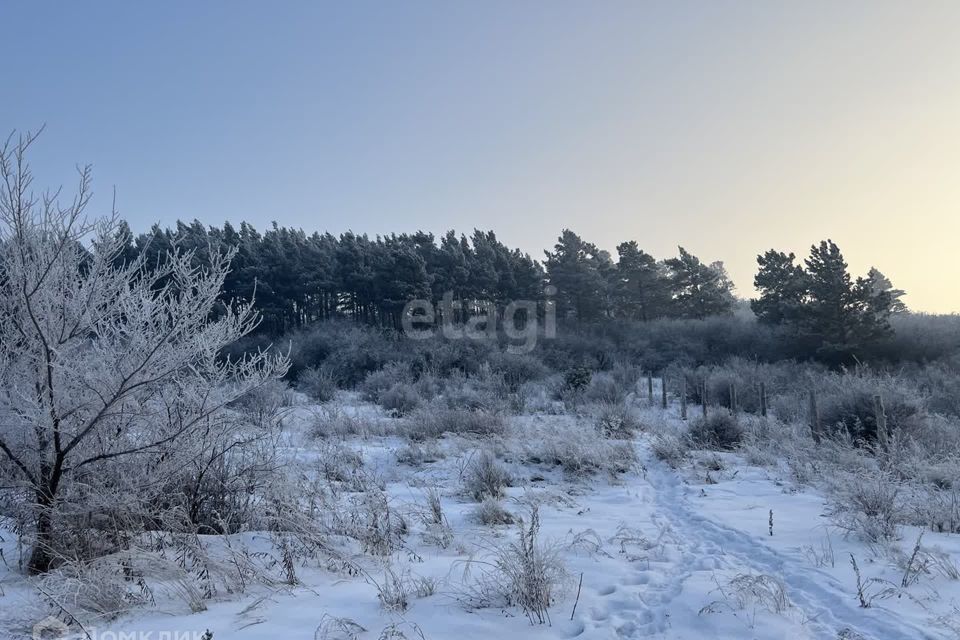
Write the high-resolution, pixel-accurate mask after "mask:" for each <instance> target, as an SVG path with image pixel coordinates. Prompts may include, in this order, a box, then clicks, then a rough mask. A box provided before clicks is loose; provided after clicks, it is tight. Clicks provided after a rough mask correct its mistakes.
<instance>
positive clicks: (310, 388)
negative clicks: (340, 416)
mask: <svg viewBox="0 0 960 640" xmlns="http://www.w3.org/2000/svg"><path fill="white" fill-rule="evenodd" d="M297 389H299V390H300V391H302V392H303V393H305V394H307V395H308V396H310V398H312V399H313V400H316V401H317V402H329V401H331V400H333V398H334V396H335V395H336V393H337V379H336V377H335V376H334V374H333V372H332V371H331V370H330V369H329V368H327V367H310V368H308V369H304V370H303V371H301V372H300V375H298V376H297Z"/></svg>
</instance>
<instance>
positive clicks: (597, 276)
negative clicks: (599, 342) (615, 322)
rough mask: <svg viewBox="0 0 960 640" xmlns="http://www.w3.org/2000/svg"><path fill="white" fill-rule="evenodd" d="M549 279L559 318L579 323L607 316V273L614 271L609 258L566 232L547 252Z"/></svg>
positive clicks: (575, 235)
mask: <svg viewBox="0 0 960 640" xmlns="http://www.w3.org/2000/svg"><path fill="white" fill-rule="evenodd" d="M545 254H546V258H547V261H546V268H547V278H548V279H549V281H550V284H552V285H553V286H555V287H556V288H557V298H556V300H557V315H558V317H572V318H575V319H576V320H577V321H578V322H586V321H590V320H596V319H598V318H601V317H603V316H604V315H605V314H606V311H607V307H608V296H607V293H608V285H607V279H606V278H605V274H606V273H608V272H609V271H610V270H611V269H612V264H611V261H610V256H609V254H607V253H606V252H601V251H600V250H598V249H597V247H596V246H594V245H593V244H591V243H589V242H585V241H584V240H583V239H582V238H581V237H580V236H578V235H577V234H576V233H574V232H573V231H570V230H569V229H564V230H563V233H562V234H561V235H560V237H559V238H558V240H557V244H556V245H555V246H554V250H553V251H552V252H549V251H547V252H545Z"/></svg>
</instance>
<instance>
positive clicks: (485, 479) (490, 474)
mask: <svg viewBox="0 0 960 640" xmlns="http://www.w3.org/2000/svg"><path fill="white" fill-rule="evenodd" d="M512 482H513V480H512V479H511V477H510V474H509V473H508V472H507V470H506V469H504V468H503V467H502V466H500V464H499V463H498V462H497V459H496V458H495V457H494V455H493V454H492V453H490V452H489V451H487V450H484V451H481V452H480V454H479V455H477V456H476V457H474V459H473V460H472V461H471V462H470V464H469V465H468V466H467V468H466V469H465V470H464V473H463V489H464V492H465V493H466V494H467V495H468V496H470V497H471V498H473V499H474V500H476V501H477V502H482V501H483V500H484V499H486V498H493V499H495V500H499V499H500V498H502V497H503V496H504V491H505V489H506V488H507V487H509V486H510V485H511V484H512Z"/></svg>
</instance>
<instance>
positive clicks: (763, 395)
mask: <svg viewBox="0 0 960 640" xmlns="http://www.w3.org/2000/svg"><path fill="white" fill-rule="evenodd" d="M760 415H761V416H763V417H764V418H766V417H767V385H766V384H764V383H762V382H761V383H760Z"/></svg>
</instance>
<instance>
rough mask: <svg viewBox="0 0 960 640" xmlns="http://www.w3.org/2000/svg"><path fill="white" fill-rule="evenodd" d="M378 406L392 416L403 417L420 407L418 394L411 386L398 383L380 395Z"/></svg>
mask: <svg viewBox="0 0 960 640" xmlns="http://www.w3.org/2000/svg"><path fill="white" fill-rule="evenodd" d="M380 405H381V406H382V407H383V408H384V409H386V410H388V411H390V412H392V413H393V414H394V415H398V416H403V415H406V414H408V413H410V412H411V411H413V410H414V409H416V408H417V407H418V406H420V394H418V393H417V390H416V389H415V388H414V387H413V386H411V385H409V384H407V383H405V382H400V383H398V384H395V385H393V386H392V387H390V389H389V390H387V391H385V392H384V393H382V394H380Z"/></svg>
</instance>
